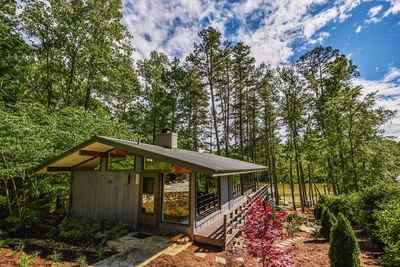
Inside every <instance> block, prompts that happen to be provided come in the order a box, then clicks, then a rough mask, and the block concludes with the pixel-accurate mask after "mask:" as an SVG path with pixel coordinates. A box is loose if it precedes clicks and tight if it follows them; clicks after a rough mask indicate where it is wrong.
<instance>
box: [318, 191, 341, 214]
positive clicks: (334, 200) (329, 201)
mask: <svg viewBox="0 0 400 267" xmlns="http://www.w3.org/2000/svg"><path fill="white" fill-rule="evenodd" d="M342 199H343V195H340V196H335V195H324V196H322V198H321V202H323V203H324V204H325V206H327V207H328V208H329V210H330V211H331V212H332V213H333V214H335V215H337V214H338V213H339V211H340V204H341V202H342Z"/></svg>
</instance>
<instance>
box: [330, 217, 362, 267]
mask: <svg viewBox="0 0 400 267" xmlns="http://www.w3.org/2000/svg"><path fill="white" fill-rule="evenodd" d="M329 243H330V247H329V261H330V266H331V267H358V266H361V265H360V248H359V246H358V242H357V239H356V237H355V235H354V232H353V229H352V228H351V225H350V222H349V221H348V220H347V219H346V217H344V215H343V214H341V213H339V217H338V220H337V223H336V224H335V226H334V227H333V229H332V231H331V234H330V242H329Z"/></svg>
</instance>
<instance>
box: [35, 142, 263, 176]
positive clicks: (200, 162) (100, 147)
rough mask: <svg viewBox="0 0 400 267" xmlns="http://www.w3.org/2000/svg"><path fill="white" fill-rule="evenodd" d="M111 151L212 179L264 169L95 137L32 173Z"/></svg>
mask: <svg viewBox="0 0 400 267" xmlns="http://www.w3.org/2000/svg"><path fill="white" fill-rule="evenodd" d="M113 149H123V150H125V151H128V152H131V153H133V154H135V155H139V156H144V157H149V158H153V159H156V160H161V161H165V162H168V163H171V164H174V165H177V166H181V167H185V168H190V169H192V170H193V171H196V172H202V173H206V174H210V175H213V176H221V175H228V174H229V175H231V174H238V173H250V172H258V171H262V170H264V169H266V167H265V166H262V165H258V164H254V163H249V162H244V161H240V160H235V159H231V158H227V157H222V156H218V155H213V154H207V153H201V152H194V151H188V150H182V149H176V148H172V149H171V148H164V147H161V146H156V145H149V144H142V143H137V142H133V141H128V140H121V139H115V138H109V137H103V136H94V137H93V138H91V139H90V140H88V141H86V142H84V143H82V144H80V145H78V146H76V147H74V148H72V149H70V150H68V151H67V152H65V153H63V154H61V155H60V156H58V157H56V158H54V159H52V160H50V161H49V162H47V163H45V164H43V165H41V166H39V167H38V168H36V169H35V170H34V171H35V173H65V172H70V171H72V170H73V169H74V167H76V166H79V165H81V164H85V163H86V162H89V161H91V160H93V159H94V158H96V154H97V153H99V154H100V153H108V152H109V151H111V150H113ZM83 151H90V153H88V152H85V153H83Z"/></svg>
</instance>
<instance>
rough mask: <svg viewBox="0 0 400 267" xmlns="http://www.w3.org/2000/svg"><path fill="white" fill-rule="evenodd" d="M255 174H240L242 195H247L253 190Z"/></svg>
mask: <svg viewBox="0 0 400 267" xmlns="http://www.w3.org/2000/svg"><path fill="white" fill-rule="evenodd" d="M255 175H256V174H255V173H246V174H242V184H243V193H245V194H249V193H251V192H252V191H254V190H255V188H256V184H255Z"/></svg>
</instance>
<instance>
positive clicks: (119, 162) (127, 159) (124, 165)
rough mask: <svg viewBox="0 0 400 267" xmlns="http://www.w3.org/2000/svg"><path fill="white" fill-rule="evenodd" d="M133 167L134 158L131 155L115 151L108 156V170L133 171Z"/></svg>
mask: <svg viewBox="0 0 400 267" xmlns="http://www.w3.org/2000/svg"><path fill="white" fill-rule="evenodd" d="M134 167H135V156H134V155H132V154H131V153H129V152H127V151H124V150H120V149H115V150H113V151H112V152H110V153H109V154H108V169H109V170H120V171H123V170H133V169H134Z"/></svg>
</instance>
